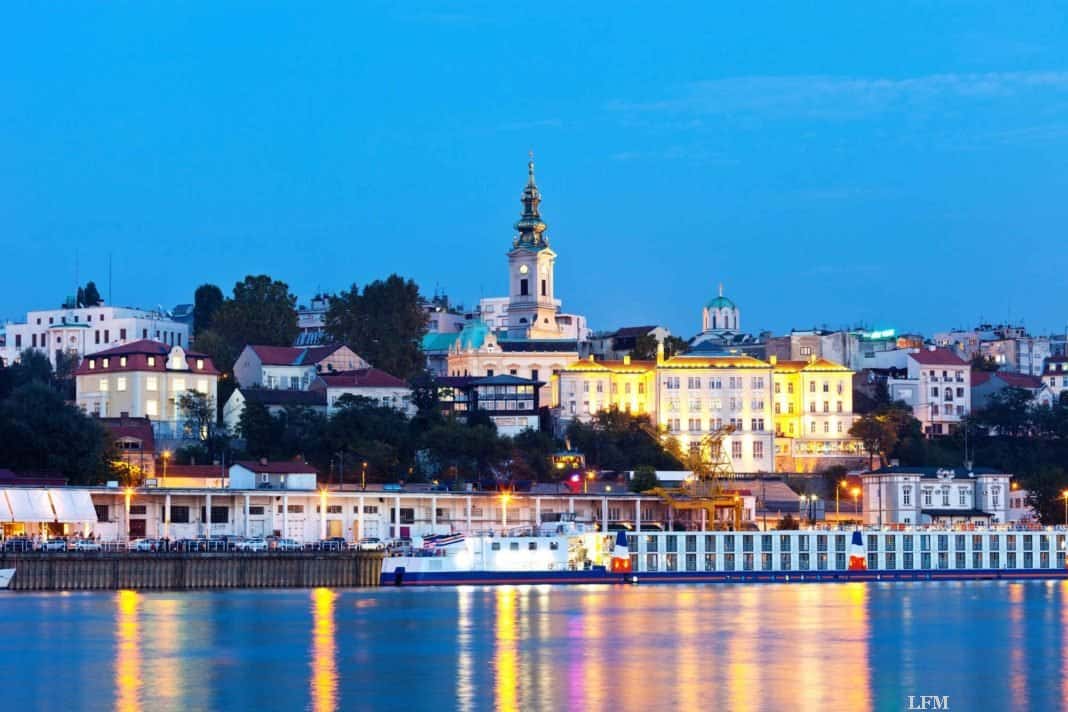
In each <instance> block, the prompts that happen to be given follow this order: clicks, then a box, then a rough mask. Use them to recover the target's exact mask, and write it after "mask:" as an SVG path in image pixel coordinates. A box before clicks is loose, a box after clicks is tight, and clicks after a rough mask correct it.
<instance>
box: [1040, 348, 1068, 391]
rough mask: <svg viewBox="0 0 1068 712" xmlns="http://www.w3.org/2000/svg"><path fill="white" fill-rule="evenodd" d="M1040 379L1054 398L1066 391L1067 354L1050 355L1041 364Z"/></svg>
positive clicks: (1067, 384)
mask: <svg viewBox="0 0 1068 712" xmlns="http://www.w3.org/2000/svg"><path fill="white" fill-rule="evenodd" d="M1042 380H1043V382H1045V384H1046V385H1047V386H1049V388H1050V391H1051V392H1052V393H1053V397H1054V398H1058V399H1059V398H1060V397H1061V395H1062V394H1063V393H1064V392H1065V391H1068V356H1050V357H1049V358H1047V359H1046V361H1045V363H1044V364H1043V365H1042Z"/></svg>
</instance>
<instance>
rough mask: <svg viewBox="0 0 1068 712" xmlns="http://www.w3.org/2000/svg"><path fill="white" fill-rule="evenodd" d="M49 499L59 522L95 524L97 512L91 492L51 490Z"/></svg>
mask: <svg viewBox="0 0 1068 712" xmlns="http://www.w3.org/2000/svg"><path fill="white" fill-rule="evenodd" d="M48 497H49V499H51V500H52V509H54V510H55V512H56V521H57V522H69V523H72V524H74V523H82V522H95V521H96V510H95V509H94V508H93V499H92V498H91V497H90V496H89V492H88V491H86V490H79V489H50V490H48Z"/></svg>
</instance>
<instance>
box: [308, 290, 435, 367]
mask: <svg viewBox="0 0 1068 712" xmlns="http://www.w3.org/2000/svg"><path fill="white" fill-rule="evenodd" d="M422 304H423V300H422V297H420V296H419V286H418V285H417V284H416V283H415V282H413V281H412V280H410V279H409V280H405V279H404V278H402V277H400V276H398V275H396V274H391V275H390V276H389V277H387V278H386V279H385V280H376V281H374V282H371V283H370V284H368V285H366V286H365V287H364V288H363V292H362V293H360V290H359V288H358V287H357V286H356V285H355V284H354V285H352V287H351V288H350V289H348V290H347V291H343V292H341V293H340V294H338V295H337V296H335V297H333V298H331V300H330V307H329V308H328V309H327V312H326V332H327V334H328V335H329V336H330V338H331V340H333V341H337V342H339V343H344V344H346V345H348V346H349V347H350V348H352V350H354V351H356V352H357V353H359V354H360V356H362V357H363V358H364V359H365V360H367V361H368V362H369V363H371V364H374V366H375V367H376V368H380V369H382V370H383V371H386V372H388V373H392V374H393V375H395V376H398V377H400V378H410V377H412V376H414V375H416V374H418V373H419V372H420V371H422V370H423V368H424V364H425V359H424V357H423V353H422V350H421V348H420V341H421V339H422V337H423V334H425V333H426V315H425V314H424V313H423V307H422Z"/></svg>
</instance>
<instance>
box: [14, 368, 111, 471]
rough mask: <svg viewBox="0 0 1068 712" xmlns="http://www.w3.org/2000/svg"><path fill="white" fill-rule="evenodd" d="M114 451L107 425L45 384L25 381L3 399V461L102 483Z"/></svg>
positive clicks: (29, 468) (26, 469) (27, 469)
mask: <svg viewBox="0 0 1068 712" xmlns="http://www.w3.org/2000/svg"><path fill="white" fill-rule="evenodd" d="M108 451H109V439H108V437H107V432H106V430H105V429H104V427H103V426H102V425H101V424H100V423H99V422H98V421H96V420H94V419H93V418H90V417H88V416H87V415H85V414H84V413H83V412H82V411H81V410H80V409H78V408H76V407H75V406H72V405H69V404H67V403H66V402H65V401H64V400H63V397H62V396H60V395H59V394H58V393H57V392H56V391H55V390H53V389H52V388H50V387H49V386H48V385H46V384H44V383H40V382H36V381H31V382H28V383H25V384H23V385H20V386H18V387H17V388H15V389H14V391H12V393H11V394H10V395H9V396H8V397H7V398H5V399H4V400H3V401H2V402H0V466H3V467H6V468H9V469H12V470H16V471H27V472H45V473H52V472H55V473H59V474H61V475H63V476H65V477H67V478H68V479H69V480H70V481H71V483H73V484H88V483H96V482H100V481H102V480H103V479H104V477H105V476H106V474H107V463H108V460H109V457H108V455H109V452H108Z"/></svg>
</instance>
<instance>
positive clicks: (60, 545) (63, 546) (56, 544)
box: [41, 539, 67, 551]
mask: <svg viewBox="0 0 1068 712" xmlns="http://www.w3.org/2000/svg"><path fill="white" fill-rule="evenodd" d="M66 550H67V540H66V539H49V540H48V541H46V542H44V543H43V544H41V551H66Z"/></svg>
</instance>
